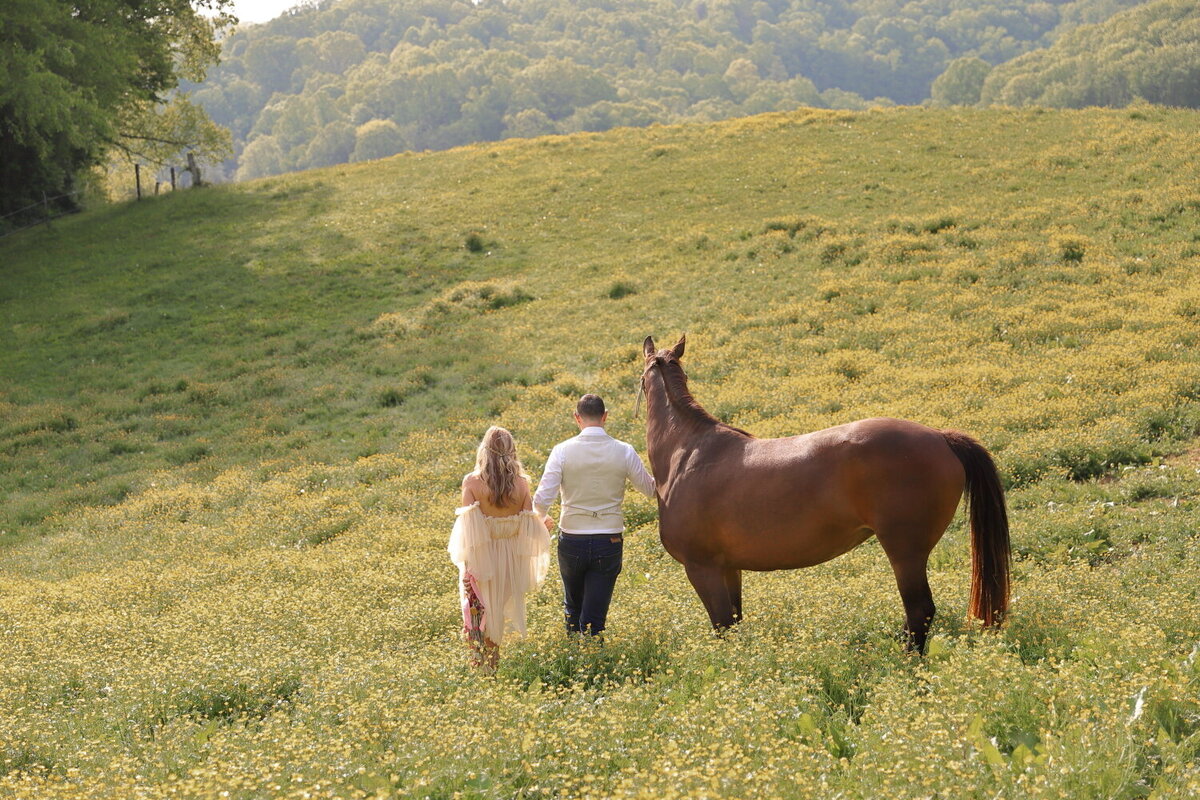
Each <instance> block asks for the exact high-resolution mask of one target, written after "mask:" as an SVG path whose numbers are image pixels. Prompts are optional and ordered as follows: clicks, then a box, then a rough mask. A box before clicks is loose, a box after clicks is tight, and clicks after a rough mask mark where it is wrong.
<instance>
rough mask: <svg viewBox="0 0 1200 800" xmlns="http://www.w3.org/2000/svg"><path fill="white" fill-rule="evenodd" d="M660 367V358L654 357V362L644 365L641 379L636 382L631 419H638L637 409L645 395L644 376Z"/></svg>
mask: <svg viewBox="0 0 1200 800" xmlns="http://www.w3.org/2000/svg"><path fill="white" fill-rule="evenodd" d="M647 360H649V359H647ZM661 365H662V361H661V357H660V356H657V355H656V356H654V360H653V361H650V363H649V364H647V365H646V368H645V369H644V370H642V377H641V379H639V380H638V390H637V396H636V397H635V398H634V401H633V418H634V419H637V418H638V409H640V408H641V406H642V395H644V394H645V393H646V376H647V375H649V374H650V370H652V369H654V368H655V367H657V366H661Z"/></svg>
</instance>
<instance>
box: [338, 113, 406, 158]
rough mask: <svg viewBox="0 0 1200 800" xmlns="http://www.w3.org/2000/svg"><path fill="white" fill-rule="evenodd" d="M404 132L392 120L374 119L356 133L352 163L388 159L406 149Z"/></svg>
mask: <svg viewBox="0 0 1200 800" xmlns="http://www.w3.org/2000/svg"><path fill="white" fill-rule="evenodd" d="M405 145H406V142H405V138H404V132H403V131H401V130H400V126H399V125H397V124H396V123H394V122H392V121H391V120H390V119H373V120H371V121H370V122H368V123H366V124H365V125H360V126H358V129H357V130H355V131H354V152H353V153H351V154H350V160H351V161H369V160H371V159H373V158H387V157H388V156H394V155H396V153H400V152H402V151H404V149H405Z"/></svg>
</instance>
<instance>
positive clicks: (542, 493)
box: [533, 446, 640, 517]
mask: <svg viewBox="0 0 1200 800" xmlns="http://www.w3.org/2000/svg"><path fill="white" fill-rule="evenodd" d="M639 463H640V462H639ZM561 485H562V450H561V449H559V448H558V447H557V446H555V447H554V449H553V450H551V451H550V457H549V458H547V459H546V469H545V470H544V471H543V472H542V479H541V480H540V481H538V488H537V492H535V493H534V495H533V510H534V511H536V512H537V513H538V516H541V517H545V516H546V515H547V514H549V513H550V506H552V505H554V501H555V500H557V499H558V488H559V486H561Z"/></svg>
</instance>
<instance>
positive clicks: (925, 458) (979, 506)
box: [642, 337, 1010, 653]
mask: <svg viewBox="0 0 1200 800" xmlns="http://www.w3.org/2000/svg"><path fill="white" fill-rule="evenodd" d="M684 344H685V339H684V338H680V340H679V343H678V344H676V345H675V347H673V348H671V349H669V350H656V349H655V347H654V340H653V339H652V338H650V337H646V341H645V343H644V345H643V349H644V351H645V355H646V365H645V371H644V372H643V373H642V390H643V391H644V392H645V394H646V406H647V420H646V424H647V436H646V438H647V449H648V451H649V456H650V463H651V465H652V466H653V468H654V477H655V480H656V481H657V483H658V511H659V534H660V536H661V538H662V543H663V547H665V548H666V550H667V552H668V553H670V554H671V555H672V556H673V557H674V558H675V559H676V560H677V561H679V562H680V563H682V564H683V566H684V569H685V570H687V576H688V580H690V581H691V583H692V586H693V587H694V588H695V589H696V593H697V594H699V595H700V599H701V600H702V601H703V602H704V607H705V609H707V611H708V616H709V619H710V620H712V624H713V627H715V628H716V629H717V630H723V629H725V628H728V627H729V626H731V625H733V624H734V623H736V622H737V621H738V620H740V619H741V618H742V570H744V569H748V570H775V569H795V568H798V567H809V566H812V565H813V564H820V563H821V562H823V561H828V560H830V559H832V558H834V557H836V556H840V555H841V554H842V553H845V552H847V551H849V550H850V549H852V548H854V547H857V546H858V545H860V544H862V543H863V542H864V541H866V540H867V539H868V538H870V537H871V535H875V536H876V537H878V539H879V543H880V545H882V547H883V551H884V553H886V554H887V557H888V560H889V561H890V562H891V564H892V570H893V572H894V573H895V575H896V583H897V585H898V586H899V589H900V598H901V600H903V602H904V613H905V620H906V621H905V625H904V630H905V633H906V634H907V647H908V649H910V650H917V651H918V652H922V653H923V652H924V651H925V638H926V635H927V633H928V631H929V623H930V620H931V619H932V618H933V613H934V604H933V594H932V593H931V592H930V590H929V581H928V579H927V577H926V571H925V567H926V562H927V561H928V559H929V553H930V551H931V550H932V549H933V546H934V545H935V544H937V542H938V540H939V539H940V538H942V534H943V533H945V531H946V526H947V525H949V524H950V521H951V519H952V518H953V517H954V514H955V511H956V510H957V508H958V502H959V499H960V498H961V497H962V495H963V493H964V490H965V492H966V495H967V499H968V503H969V507H970V520H971V561H972V568H971V614H972V615H973V616H975V617H977V618H979V619H981V620H983V624H984V625H985V626H995V625H999V624H1000V622H1001V620H1002V618H1003V616H1004V613H1005V612H1006V610H1007V609H1008V568H1009V560H1010V555H1009V544H1008V513H1007V511H1006V510H1005V505H1004V489H1003V488H1002V487H1001V484H1000V477H999V475H998V474H997V472H996V467H995V464H994V463H993V462H992V458H991V456H990V455H989V454H988V452H987V450H985V449H984V448H983V446H982V445H981V444H979V442H977V441H975V440H974V439H972V438H971V437H970V436H968V435H966V434H964V433H959V432H957V431H939V430H934V429H933V428H927V427H925V426H924V425H919V424H917V423H915V422H909V421H906V420H899V419H866V420H860V421H858V422H851V423H848V424H846V425H838V426H837V427H834V428H828V429H826V430H822V431H817V432H815V433H809V434H805V435H803V436H792V437H788V438H784V439H756V438H754V437H753V436H751V435H750V434H749V433H746V432H745V431H743V430H739V429H737V428H734V427H731V426H729V425H726V424H724V423H722V422H720V421H719V420H717V419H716V418H714V417H713V416H712V415H710V414H709V413H708V412H707V411H705V410H704V409H703V408H702V407H701V406H700V404H699V403H697V402H696V401H695V399H693V398H692V395H691V393H690V392H689V391H688V384H687V375H685V374H684V371H683V367H682V366H681V365H680V359H681V358H682V357H683V349H684Z"/></svg>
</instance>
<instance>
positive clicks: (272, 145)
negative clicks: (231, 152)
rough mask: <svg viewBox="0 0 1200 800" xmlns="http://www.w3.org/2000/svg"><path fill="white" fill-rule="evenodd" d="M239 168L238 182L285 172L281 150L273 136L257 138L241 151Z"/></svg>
mask: <svg viewBox="0 0 1200 800" xmlns="http://www.w3.org/2000/svg"><path fill="white" fill-rule="evenodd" d="M241 164H242V165H241V166H240V167H239V168H238V171H237V179H238V180H239V181H245V180H250V179H251V178H263V177H266V176H267V175H278V174H279V173H281V172H286V171H287V170H286V167H285V163H284V158H283V148H282V147H280V146H279V142H278V141H276V139H275V137H274V136H259V137H256V138H255V139H253V140H252V141H251V142H250V144H248V145H246V149H245V150H244V151H242V159H241Z"/></svg>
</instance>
